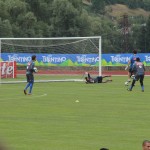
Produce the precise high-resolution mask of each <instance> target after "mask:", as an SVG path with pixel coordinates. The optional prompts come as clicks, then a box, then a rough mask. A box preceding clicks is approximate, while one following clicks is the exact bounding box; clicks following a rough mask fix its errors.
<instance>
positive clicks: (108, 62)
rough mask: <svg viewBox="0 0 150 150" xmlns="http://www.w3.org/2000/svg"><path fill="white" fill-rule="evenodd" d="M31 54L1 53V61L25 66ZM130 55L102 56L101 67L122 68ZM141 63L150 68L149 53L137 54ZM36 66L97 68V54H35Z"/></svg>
mask: <svg viewBox="0 0 150 150" xmlns="http://www.w3.org/2000/svg"><path fill="white" fill-rule="evenodd" d="M32 55H33V54H29V53H2V54H1V61H16V62H17V64H18V65H26V64H27V62H29V61H30V60H31V56H32ZM131 55H132V54H130V53H128V54H102V59H101V62H102V66H124V65H126V64H127V63H128V61H129V59H130V56H131ZM138 55H139V57H140V59H141V61H142V62H143V63H144V64H145V65H146V66H150V53H140V54H138ZM36 56H37V61H36V65H37V66H45V65H46V66H91V65H92V66H98V65H99V56H98V54H36Z"/></svg>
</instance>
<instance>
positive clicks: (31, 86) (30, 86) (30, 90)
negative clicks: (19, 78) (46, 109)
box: [29, 83, 33, 93]
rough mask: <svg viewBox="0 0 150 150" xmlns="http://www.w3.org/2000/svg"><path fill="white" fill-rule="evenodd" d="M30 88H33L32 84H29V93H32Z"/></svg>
mask: <svg viewBox="0 0 150 150" xmlns="http://www.w3.org/2000/svg"><path fill="white" fill-rule="evenodd" d="M32 87H33V83H30V89H29V93H31V92H32Z"/></svg>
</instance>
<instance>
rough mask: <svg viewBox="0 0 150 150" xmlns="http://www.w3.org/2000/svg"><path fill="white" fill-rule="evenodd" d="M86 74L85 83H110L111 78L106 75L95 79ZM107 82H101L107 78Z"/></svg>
mask: <svg viewBox="0 0 150 150" xmlns="http://www.w3.org/2000/svg"><path fill="white" fill-rule="evenodd" d="M85 74H87V77H85V83H86V84H88V83H107V82H111V81H112V78H111V75H106V76H97V77H91V75H90V74H89V73H88V72H85ZM107 77H108V79H107V80H105V81H103V79H104V78H107Z"/></svg>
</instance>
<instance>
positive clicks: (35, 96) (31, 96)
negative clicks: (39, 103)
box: [0, 93, 47, 101]
mask: <svg viewBox="0 0 150 150" xmlns="http://www.w3.org/2000/svg"><path fill="white" fill-rule="evenodd" d="M22 94H23V93H22ZM14 96H15V95H13V98H2V99H1V100H10V99H22V98H25V97H28V98H37V97H43V96H47V94H46V93H45V94H42V95H23V96H20V97H17V96H18V95H16V97H14ZM1 100H0V101H1Z"/></svg>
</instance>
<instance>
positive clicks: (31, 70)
mask: <svg viewBox="0 0 150 150" xmlns="http://www.w3.org/2000/svg"><path fill="white" fill-rule="evenodd" d="M35 61H36V56H35V55H33V56H32V60H31V61H30V62H28V64H27V69H26V78H27V85H26V87H25V89H24V94H25V95H26V94H27V89H28V88H29V92H28V95H31V93H32V88H33V84H34V75H33V73H34V72H35V70H34V67H35Z"/></svg>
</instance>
